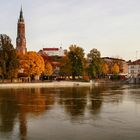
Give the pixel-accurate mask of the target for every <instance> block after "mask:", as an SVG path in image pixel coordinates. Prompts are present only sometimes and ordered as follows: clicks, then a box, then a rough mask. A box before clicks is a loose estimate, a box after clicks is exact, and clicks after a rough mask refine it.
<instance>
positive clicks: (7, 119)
mask: <svg viewBox="0 0 140 140" xmlns="http://www.w3.org/2000/svg"><path fill="white" fill-rule="evenodd" d="M11 91H12V90H11ZM7 97H8V98H7ZM17 113H18V110H17V102H16V100H15V95H14V94H8V92H5V91H4V90H1V92H0V119H1V121H0V122H1V123H0V131H2V132H11V131H12V130H13V126H14V121H15V118H16V116H17Z"/></svg>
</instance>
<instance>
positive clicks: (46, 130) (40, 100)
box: [0, 85, 140, 140]
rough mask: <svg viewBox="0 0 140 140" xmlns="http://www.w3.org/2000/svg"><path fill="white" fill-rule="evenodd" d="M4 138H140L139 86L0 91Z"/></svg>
mask: <svg viewBox="0 0 140 140" xmlns="http://www.w3.org/2000/svg"><path fill="white" fill-rule="evenodd" d="M0 140H140V86H139V85H100V86H95V87H78V86H77V87H71V88H68V87H66V88H11V89H0Z"/></svg>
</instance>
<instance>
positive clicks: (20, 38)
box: [16, 7, 27, 54]
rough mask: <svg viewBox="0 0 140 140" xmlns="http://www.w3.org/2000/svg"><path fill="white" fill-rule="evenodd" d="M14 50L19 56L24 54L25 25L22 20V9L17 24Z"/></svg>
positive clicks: (25, 49)
mask: <svg viewBox="0 0 140 140" xmlns="http://www.w3.org/2000/svg"><path fill="white" fill-rule="evenodd" d="M16 50H17V52H18V53H19V54H25V53H26V52H27V48H26V37H25V23H24V18H23V12H22V7H21V10H20V15H19V19H18V24H17V39H16Z"/></svg>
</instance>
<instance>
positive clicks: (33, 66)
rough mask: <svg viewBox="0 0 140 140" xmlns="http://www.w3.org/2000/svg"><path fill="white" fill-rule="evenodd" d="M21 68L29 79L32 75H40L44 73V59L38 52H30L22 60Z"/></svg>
mask: <svg viewBox="0 0 140 140" xmlns="http://www.w3.org/2000/svg"><path fill="white" fill-rule="evenodd" d="M20 68H21V69H22V70H23V72H24V73H25V74H27V75H28V76H29V77H30V76H31V75H40V74H41V73H42V72H44V68H45V64H44V59H43V58H42V57H41V56H40V55H39V54H37V53H36V52H28V53H26V54H25V55H23V56H21V58H20Z"/></svg>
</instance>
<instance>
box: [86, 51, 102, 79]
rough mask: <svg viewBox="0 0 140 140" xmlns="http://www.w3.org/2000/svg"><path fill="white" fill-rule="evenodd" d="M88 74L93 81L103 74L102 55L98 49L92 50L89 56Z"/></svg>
mask: <svg viewBox="0 0 140 140" xmlns="http://www.w3.org/2000/svg"><path fill="white" fill-rule="evenodd" d="M87 61H88V73H89V76H90V77H91V78H92V79H93V78H94V77H96V76H97V75H99V74H100V73H101V54H100V52H99V51H98V50H97V49H92V50H91V51H90V53H88V55H87Z"/></svg>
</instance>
